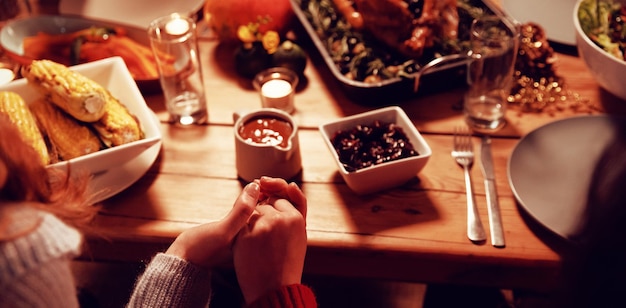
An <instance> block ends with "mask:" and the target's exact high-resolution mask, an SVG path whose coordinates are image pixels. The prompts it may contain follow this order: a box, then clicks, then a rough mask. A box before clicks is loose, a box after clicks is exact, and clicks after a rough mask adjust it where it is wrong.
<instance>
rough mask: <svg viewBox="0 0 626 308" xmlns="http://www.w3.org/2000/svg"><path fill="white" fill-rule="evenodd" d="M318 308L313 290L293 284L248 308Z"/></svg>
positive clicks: (264, 296) (262, 298) (268, 295)
mask: <svg viewBox="0 0 626 308" xmlns="http://www.w3.org/2000/svg"><path fill="white" fill-rule="evenodd" d="M277 307H281V308H316V307H317V300H316V299H315V294H314V293H313V290H311V288H309V287H307V286H305V285H302V284H293V285H288V286H284V287H281V288H279V289H277V290H274V291H271V292H268V293H267V294H265V295H263V296H261V297H260V298H259V299H257V300H256V301H254V302H253V303H251V304H250V305H249V306H248V308H277Z"/></svg>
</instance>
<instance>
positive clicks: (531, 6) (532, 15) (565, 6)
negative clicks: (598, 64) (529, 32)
mask: <svg viewBox="0 0 626 308" xmlns="http://www.w3.org/2000/svg"><path fill="white" fill-rule="evenodd" d="M575 4H576V0H550V1H545V0H524V1H521V0H501V5H502V9H503V10H504V11H505V12H506V13H507V14H508V15H510V16H511V17H513V18H515V19H517V20H518V21H519V22H522V23H526V22H535V23H537V24H539V25H541V27H543V28H544V30H545V31H546V35H547V36H548V39H550V40H551V41H553V42H556V43H560V44H565V45H570V46H575V45H576V36H575V33H574V32H575V30H574V24H573V22H572V19H571V18H570V17H571V16H572V12H574V5H575Z"/></svg>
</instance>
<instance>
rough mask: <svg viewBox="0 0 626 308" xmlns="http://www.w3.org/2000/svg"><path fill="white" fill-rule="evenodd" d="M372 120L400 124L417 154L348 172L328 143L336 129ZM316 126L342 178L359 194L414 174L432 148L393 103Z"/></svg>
mask: <svg viewBox="0 0 626 308" xmlns="http://www.w3.org/2000/svg"><path fill="white" fill-rule="evenodd" d="M376 120H378V121H380V122H383V123H395V124H396V125H397V126H398V127H400V128H402V130H403V132H404V134H405V135H406V136H407V138H408V139H409V141H410V142H411V144H412V145H413V148H414V149H415V151H417V153H418V155H417V156H411V157H407V158H401V159H398V160H393V161H388V162H384V163H380V164H376V165H372V166H369V167H365V168H362V169H358V170H356V171H352V172H348V171H347V170H346V168H345V167H344V166H343V164H342V163H341V161H340V160H339V155H338V154H337V152H336V150H335V148H334V146H333V144H332V141H331V140H332V138H333V136H334V135H335V133H337V132H339V131H345V130H351V129H353V128H354V127H356V126H357V125H370V124H371V123H373V122H374V121H376ZM319 130H320V132H321V134H322V136H323V139H324V142H325V143H326V146H327V147H328V149H329V150H330V152H331V154H332V155H333V157H334V160H335V163H336V164H337V168H338V170H339V173H340V174H341V176H342V177H343V179H344V181H345V182H346V184H347V185H348V187H350V189H352V190H353V191H354V192H355V193H357V194H360V195H363V194H369V193H375V192H379V191H382V190H386V189H389V188H393V187H396V186H399V185H402V184H404V183H406V182H407V181H409V180H410V179H412V178H414V177H415V176H417V174H418V173H419V172H420V171H421V170H422V169H423V168H424V166H425V165H426V162H428V159H429V158H430V156H431V155H432V150H431V149H430V146H429V145H428V144H427V143H426V140H424V138H423V137H422V135H421V134H420V133H419V132H418V131H417V129H416V128H415V125H413V122H411V120H410V119H409V117H408V116H407V115H406V113H405V112H404V110H402V108H400V107H397V106H391V107H385V108H380V109H377V110H373V111H368V112H364V113H360V114H356V115H352V116H348V117H345V118H342V119H339V120H337V121H333V122H329V123H326V124H323V125H320V127H319Z"/></svg>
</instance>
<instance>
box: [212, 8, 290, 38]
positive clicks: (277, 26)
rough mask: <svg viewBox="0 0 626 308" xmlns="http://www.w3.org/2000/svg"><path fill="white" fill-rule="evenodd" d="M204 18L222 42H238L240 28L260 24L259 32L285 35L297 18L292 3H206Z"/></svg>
mask: <svg viewBox="0 0 626 308" xmlns="http://www.w3.org/2000/svg"><path fill="white" fill-rule="evenodd" d="M204 18H205V19H206V21H207V23H208V25H209V26H210V27H211V29H213V31H215V33H216V34H217V36H218V38H219V39H220V40H222V41H232V40H237V29H238V28H239V26H241V25H244V26H245V25H248V24H249V23H258V22H259V20H263V22H261V23H259V30H258V32H260V33H265V32H266V31H268V30H274V31H277V32H278V33H279V34H281V36H282V35H284V34H285V33H286V32H287V31H288V29H289V27H290V26H291V23H292V22H293V21H294V19H295V15H294V13H293V9H292V8H291V4H290V2H289V0H230V1H224V0H207V1H206V3H205V5H204Z"/></svg>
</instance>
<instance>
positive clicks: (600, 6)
mask: <svg viewBox="0 0 626 308" xmlns="http://www.w3.org/2000/svg"><path fill="white" fill-rule="evenodd" d="M620 7H621V4H620V3H615V2H613V1H612V0H585V1H583V2H581V3H580V8H579V10H578V20H579V21H580V27H581V28H582V30H583V32H585V34H587V36H588V37H589V38H590V39H591V40H592V41H594V42H595V43H596V44H597V45H598V46H599V47H600V48H602V49H604V50H606V51H607V52H608V53H609V54H611V55H613V56H615V57H617V58H619V59H623V58H624V57H623V54H622V51H621V50H620V46H619V43H617V42H613V41H612V40H611V37H610V36H609V34H610V33H611V31H612V29H611V25H610V19H611V15H612V14H613V12H615V11H619V10H620Z"/></svg>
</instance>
